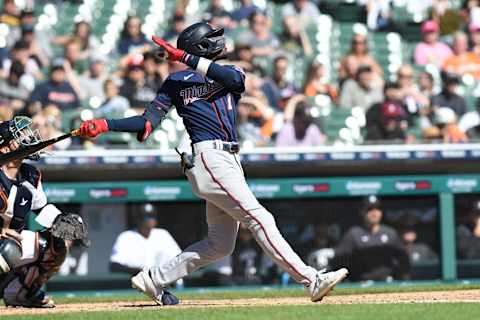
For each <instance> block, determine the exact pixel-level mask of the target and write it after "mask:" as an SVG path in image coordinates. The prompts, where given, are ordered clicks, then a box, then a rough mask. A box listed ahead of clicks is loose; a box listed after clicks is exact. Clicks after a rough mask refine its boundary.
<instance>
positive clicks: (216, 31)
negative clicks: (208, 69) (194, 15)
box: [177, 22, 225, 59]
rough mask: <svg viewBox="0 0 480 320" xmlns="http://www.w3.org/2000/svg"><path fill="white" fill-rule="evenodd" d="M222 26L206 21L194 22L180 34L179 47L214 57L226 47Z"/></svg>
mask: <svg viewBox="0 0 480 320" xmlns="http://www.w3.org/2000/svg"><path fill="white" fill-rule="evenodd" d="M223 31H224V30H223V28H222V27H214V26H212V25H211V24H209V23H206V22H198V23H195V24H192V25H191V26H189V27H188V28H186V29H185V30H183V31H182V33H180V35H179V36H178V40H177V48H179V49H182V50H185V51H186V52H187V53H190V54H194V55H196V56H199V57H205V58H209V59H213V58H215V57H216V56H218V55H219V54H220V53H222V51H223V49H225V37H224V36H223Z"/></svg>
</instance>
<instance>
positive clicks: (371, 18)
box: [357, 0, 394, 31]
mask: <svg viewBox="0 0 480 320" xmlns="http://www.w3.org/2000/svg"><path fill="white" fill-rule="evenodd" d="M357 4H359V5H361V6H362V7H364V8H365V12H366V15H367V16H366V21H367V26H368V29H370V30H380V31H387V30H392V29H394V26H393V21H392V10H391V6H392V0H380V1H369V0H357Z"/></svg>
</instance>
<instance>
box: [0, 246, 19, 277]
mask: <svg viewBox="0 0 480 320" xmlns="http://www.w3.org/2000/svg"><path fill="white" fill-rule="evenodd" d="M21 258H22V248H21V246H20V244H19V243H18V242H17V241H15V240H13V239H2V240H0V275H2V274H6V273H8V272H10V270H12V269H14V268H16V267H17V266H19V265H20V260H21Z"/></svg>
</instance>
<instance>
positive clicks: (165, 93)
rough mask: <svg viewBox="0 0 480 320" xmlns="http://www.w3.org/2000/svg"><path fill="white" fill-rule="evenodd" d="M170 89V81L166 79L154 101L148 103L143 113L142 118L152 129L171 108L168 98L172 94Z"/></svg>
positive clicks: (171, 104) (170, 100) (170, 101)
mask: <svg viewBox="0 0 480 320" xmlns="http://www.w3.org/2000/svg"><path fill="white" fill-rule="evenodd" d="M172 89H173V88H172V81H171V80H170V79H168V78H167V80H166V81H165V82H164V83H163V85H162V87H161V88H160V89H159V90H158V92H157V96H156V97H155V99H153V101H152V102H150V104H149V105H148V107H147V108H146V109H145V111H144V113H143V117H144V118H145V119H146V120H147V121H150V123H151V125H152V128H153V129H155V128H156V127H157V126H158V125H159V123H160V122H161V121H162V120H163V119H164V118H165V116H166V114H167V113H168V111H170V109H171V108H172V106H173V103H172V99H171V97H170V96H171V95H172V94H173V90H172Z"/></svg>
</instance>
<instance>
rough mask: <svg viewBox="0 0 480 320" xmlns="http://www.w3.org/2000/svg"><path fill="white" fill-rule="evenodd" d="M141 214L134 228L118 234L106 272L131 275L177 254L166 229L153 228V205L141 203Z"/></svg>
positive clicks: (176, 246)
mask: <svg viewBox="0 0 480 320" xmlns="http://www.w3.org/2000/svg"><path fill="white" fill-rule="evenodd" d="M144 210H145V213H144V214H143V215H142V216H141V217H140V219H138V221H137V224H136V227H135V229H133V230H127V231H124V232H122V233H120V235H118V237H117V239H116V240H115V244H114V245H113V248H112V254H111V256H110V271H112V272H123V273H128V274H130V275H135V274H137V273H138V272H140V271H141V270H142V269H143V268H145V267H153V266H156V265H159V264H161V263H164V262H166V261H169V260H170V259H172V258H173V257H175V256H176V255H177V254H179V253H180V252H181V249H180V247H179V246H178V244H177V242H176V241H175V239H173V237H172V236H171V235H170V233H169V232H168V231H167V230H166V229H161V228H157V217H156V215H155V214H154V212H153V210H154V208H153V205H152V204H150V203H147V204H145V209H144Z"/></svg>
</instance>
